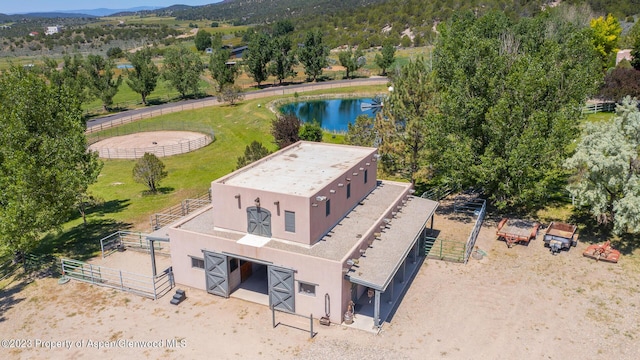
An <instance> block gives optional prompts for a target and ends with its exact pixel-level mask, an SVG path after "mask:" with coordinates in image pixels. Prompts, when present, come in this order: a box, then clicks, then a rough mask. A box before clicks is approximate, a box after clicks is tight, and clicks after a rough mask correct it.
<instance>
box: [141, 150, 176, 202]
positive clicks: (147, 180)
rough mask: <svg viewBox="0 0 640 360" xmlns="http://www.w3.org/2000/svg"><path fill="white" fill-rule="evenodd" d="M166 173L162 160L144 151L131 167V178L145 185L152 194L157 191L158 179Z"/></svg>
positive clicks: (165, 175) (164, 176)
mask: <svg viewBox="0 0 640 360" xmlns="http://www.w3.org/2000/svg"><path fill="white" fill-rule="evenodd" d="M167 175H168V174H167V172H166V171H165V170H164V163H163V162H162V160H160V159H158V157H157V156H155V155H154V154H151V153H144V155H143V156H142V157H141V158H140V159H138V161H136V164H135V165H134V167H133V180H134V181H135V182H137V183H139V184H144V185H146V186H147V187H148V188H149V191H150V192H152V193H154V194H155V193H157V192H158V187H159V186H160V181H161V180H162V179H164V178H166V177H167Z"/></svg>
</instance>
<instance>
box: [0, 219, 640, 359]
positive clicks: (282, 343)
mask: <svg viewBox="0 0 640 360" xmlns="http://www.w3.org/2000/svg"><path fill="white" fill-rule="evenodd" d="M445 225H446V224H443V225H442V226H445ZM447 226H448V225H447ZM478 245H479V247H480V248H481V249H483V250H484V251H486V252H487V253H488V256H486V257H484V258H483V259H482V260H470V261H469V263H468V264H466V265H463V264H457V263H447V262H441V261H438V260H427V261H425V263H424V264H423V265H422V268H421V269H420V271H419V274H418V275H417V276H416V278H415V279H414V281H413V284H412V286H411V287H410V289H409V290H408V292H407V293H406V295H405V298H404V300H403V302H402V304H401V305H400V307H399V308H398V310H397V312H396V313H395V315H394V317H393V319H392V320H391V323H390V324H385V326H384V327H383V330H382V332H381V333H380V334H378V335H374V334H370V333H367V332H363V331H359V330H355V329H346V328H344V327H342V326H340V325H332V326H330V327H325V326H321V325H319V324H318V323H317V321H316V323H315V328H314V330H315V331H317V332H318V334H317V335H316V336H315V337H314V338H313V339H310V338H309V333H308V332H305V331H303V330H301V328H305V327H306V328H307V329H308V320H306V321H305V320H304V319H302V318H297V317H288V316H285V315H282V314H279V315H278V316H277V321H281V322H283V323H284V324H286V325H289V326H285V325H279V326H277V327H276V328H272V326H271V312H270V311H269V309H268V308H267V307H265V306H261V305H257V304H253V303H248V302H245V301H242V300H238V299H233V298H232V299H227V300H225V299H221V298H218V297H215V296H212V295H208V294H206V293H205V292H203V291H198V290H193V289H188V288H187V297H188V298H187V300H186V301H185V302H183V303H182V304H180V305H179V306H173V305H170V304H169V300H170V296H165V297H164V298H162V299H160V300H158V301H153V300H148V299H143V298H140V297H138V296H135V295H130V294H125V293H121V292H118V291H115V290H110V289H105V288H100V287H96V286H91V285H86V284H83V283H78V282H74V281H72V282H69V283H67V284H64V285H58V283H57V279H51V278H46V279H39V280H35V281H33V282H31V283H29V284H28V285H26V286H25V285H23V284H19V283H14V284H11V285H10V286H9V287H7V288H5V290H3V292H2V294H1V295H0V339H2V340H3V341H2V348H0V358H2V359H8V358H11V359H13V358H19V359H34V358H41V359H44V358H46V359H70V358H74V359H95V358H111V359H133V358H135V359H138V358H148V359H181V358H204V357H211V358H216V359H237V358H244V359H298V358H299V359H331V360H335V359H347V358H348V359H352V358H358V359H440V358H442V359H614V358H615V359H640V346H639V345H638V338H639V337H640V327H639V325H638V324H639V321H638V319H640V276H639V275H638V274H639V273H640V261H639V260H638V255H637V254H636V255H635V256H625V257H623V258H622V260H621V261H620V263H619V264H617V265H616V264H607V263H602V262H601V263H596V262H594V261H590V260H588V259H586V258H583V257H582V255H581V254H582V250H583V249H584V247H585V246H586V245H585V244H579V245H578V247H577V248H572V249H571V250H570V251H569V252H566V251H564V252H562V253H560V254H559V255H557V256H552V255H551V254H550V253H549V251H548V249H546V248H544V247H543V246H542V241H541V238H540V237H539V238H538V239H537V240H534V241H532V242H531V243H530V245H529V246H520V245H518V246H515V247H513V248H512V249H507V247H506V245H505V244H504V242H499V241H497V240H496V239H495V227H494V225H493V224H487V225H486V226H485V227H484V228H483V229H482V231H481V232H480V236H479V239H478ZM296 327H297V328H300V329H296ZM55 342H58V343H55ZM10 346H13V347H12V348H11V347H10ZM53 346H60V347H58V348H49V347H53ZM106 346H115V347H108V348H107V347H106Z"/></svg>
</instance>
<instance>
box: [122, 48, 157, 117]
mask: <svg viewBox="0 0 640 360" xmlns="http://www.w3.org/2000/svg"><path fill="white" fill-rule="evenodd" d="M127 59H128V60H129V61H130V62H131V65H132V66H133V70H132V71H129V70H128V69H127V85H129V87H130V88H131V90H133V91H135V92H137V93H138V94H140V96H141V97H142V103H143V104H145V105H147V96H149V94H151V93H152V92H153V90H155V88H156V85H157V83H158V78H159V77H160V71H159V70H158V67H157V66H156V64H154V63H153V59H152V56H151V50H150V49H149V48H144V49H142V50H139V51H136V52H135V53H133V54H129V55H127Z"/></svg>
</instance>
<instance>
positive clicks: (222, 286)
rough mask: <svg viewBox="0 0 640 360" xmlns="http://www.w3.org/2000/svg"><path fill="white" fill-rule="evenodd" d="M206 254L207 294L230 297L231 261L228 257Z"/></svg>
mask: <svg viewBox="0 0 640 360" xmlns="http://www.w3.org/2000/svg"><path fill="white" fill-rule="evenodd" d="M202 253H203V254H204V270H205V276H206V284H207V292H208V293H210V294H214V295H218V296H222V297H225V298H228V297H229V260H228V259H227V256H226V255H223V254H218V253H215V252H211V251H202Z"/></svg>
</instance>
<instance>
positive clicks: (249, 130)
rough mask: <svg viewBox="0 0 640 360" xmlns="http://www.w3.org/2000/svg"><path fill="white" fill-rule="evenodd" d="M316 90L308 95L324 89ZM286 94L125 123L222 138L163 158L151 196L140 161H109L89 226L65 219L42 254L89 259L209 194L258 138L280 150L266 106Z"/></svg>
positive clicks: (95, 188)
mask: <svg viewBox="0 0 640 360" xmlns="http://www.w3.org/2000/svg"><path fill="white" fill-rule="evenodd" d="M384 89H385V86H371V87H354V88H340V89H334V90H333V91H331V93H362V94H366V93H368V94H374V93H378V92H381V91H384ZM327 92H328V91H315V92H310V93H305V95H307V94H311V95H313V94H322V93H327ZM279 98H282V96H279V97H272V98H262V99H256V100H251V101H243V102H242V103H240V104H238V105H236V106H219V107H208V108H204V109H198V110H193V111H184V112H179V113H173V114H168V115H164V116H160V117H156V118H152V119H146V120H142V121H138V122H134V123H132V124H128V125H125V126H123V127H121V129H123V130H125V129H126V126H129V127H134V128H135V127H144V125H145V124H147V123H156V124H157V123H162V122H167V123H178V122H186V121H188V122H190V123H192V124H193V125H194V127H210V128H212V129H213V130H214V131H215V134H216V140H215V141H214V142H213V143H212V144H210V145H209V146H207V147H204V148H202V149H200V150H197V151H194V152H191V153H188V154H183V155H177V156H172V157H168V158H163V159H162V161H163V162H164V164H165V166H166V170H167V172H168V177H167V178H166V179H164V180H163V181H162V182H161V184H160V190H161V191H160V193H159V194H157V195H149V194H147V193H146V187H145V186H143V185H141V184H137V183H135V182H133V178H132V171H133V166H134V164H135V160H105V162H104V168H103V170H102V172H101V174H100V177H99V178H98V182H97V183H96V184H93V185H92V186H91V187H90V189H89V191H90V193H91V194H93V195H94V196H96V197H98V198H99V199H100V200H101V201H102V205H101V206H97V207H95V208H93V209H92V210H91V211H90V213H89V214H88V216H87V221H88V225H87V226H86V227H85V226H83V224H82V219H81V218H80V216H79V215H77V216H76V218H74V219H73V220H71V221H69V222H68V223H66V224H64V225H63V227H62V231H61V232H59V233H55V232H52V233H50V234H48V235H47V236H45V239H44V241H43V242H42V244H41V246H40V248H39V249H38V251H37V252H38V253H50V254H54V255H57V256H61V255H64V256H69V257H73V258H78V259H86V258H88V257H91V256H93V255H97V254H98V253H99V251H100V246H99V242H98V240H99V239H101V238H102V237H104V236H106V235H109V234H110V233H112V232H115V231H117V230H124V229H132V230H138V231H143V232H147V231H149V229H150V216H151V215H152V214H154V213H156V212H158V211H160V210H162V209H165V208H167V207H170V206H173V205H176V204H179V203H180V202H181V201H182V200H183V199H186V198H190V197H194V196H197V195H200V194H203V193H205V192H206V191H207V190H208V188H209V186H210V184H211V181H213V180H215V179H217V178H219V177H221V176H223V175H226V174H228V173H230V172H231V171H233V170H235V168H236V160H237V158H238V156H240V155H242V154H243V152H244V149H245V147H246V146H247V145H248V144H250V143H251V142H252V141H254V140H257V141H260V142H262V144H263V145H264V146H266V147H267V148H268V149H269V150H271V151H274V150H276V146H275V144H274V143H273V137H272V136H271V134H270V130H271V120H272V119H273V118H274V115H273V114H272V113H271V111H269V110H268V109H267V108H266V106H260V107H259V106H258V104H260V105H263V104H266V103H268V102H270V101H273V100H276V99H279ZM324 141H327V142H332V143H343V141H344V136H343V135H335V136H334V135H332V134H325V136H324Z"/></svg>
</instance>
